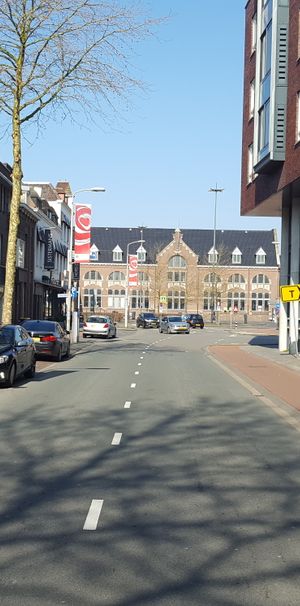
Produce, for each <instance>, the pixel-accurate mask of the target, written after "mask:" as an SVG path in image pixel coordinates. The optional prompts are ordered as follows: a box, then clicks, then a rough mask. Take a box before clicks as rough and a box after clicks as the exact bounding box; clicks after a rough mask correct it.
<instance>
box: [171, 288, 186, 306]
mask: <svg viewBox="0 0 300 606" xmlns="http://www.w3.org/2000/svg"><path fill="white" fill-rule="evenodd" d="M184 307H185V292H184V290H169V291H168V309H173V310H176V309H178V310H183V309H184Z"/></svg>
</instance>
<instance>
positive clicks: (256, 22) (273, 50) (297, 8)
mask: <svg viewBox="0 0 300 606" xmlns="http://www.w3.org/2000/svg"><path fill="white" fill-rule="evenodd" d="M243 109H244V113H243V144H242V179H241V214H242V215H248V216H272V217H282V234H281V262H280V265H281V278H280V280H281V284H299V283H300V1H299V0H249V1H248V2H247V4H246V28H245V58H244V105H243ZM275 245H276V244H275ZM277 246H278V244H277ZM279 325H280V328H279V347H280V351H287V350H289V351H290V352H291V353H298V348H299V347H298V341H299V303H298V301H296V302H292V303H283V302H281V303H280V322H279Z"/></svg>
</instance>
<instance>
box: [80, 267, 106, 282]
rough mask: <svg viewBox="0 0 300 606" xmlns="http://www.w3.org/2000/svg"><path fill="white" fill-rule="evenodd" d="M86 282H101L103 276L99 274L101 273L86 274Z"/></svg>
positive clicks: (91, 272) (90, 272)
mask: <svg viewBox="0 0 300 606" xmlns="http://www.w3.org/2000/svg"><path fill="white" fill-rule="evenodd" d="M83 279H84V280H97V281H101V280H102V277H101V274H100V273H99V271H93V270H92V271H88V272H87V273H86V274H84V278H83Z"/></svg>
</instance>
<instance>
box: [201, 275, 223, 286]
mask: <svg viewBox="0 0 300 606" xmlns="http://www.w3.org/2000/svg"><path fill="white" fill-rule="evenodd" d="M204 282H205V283H207V284H209V286H212V285H213V284H216V283H218V282H221V278H220V276H218V274H215V273H211V274H206V276H205V277H204Z"/></svg>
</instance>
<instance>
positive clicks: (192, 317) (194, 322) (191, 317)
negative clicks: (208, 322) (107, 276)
mask: <svg viewBox="0 0 300 606" xmlns="http://www.w3.org/2000/svg"><path fill="white" fill-rule="evenodd" d="M183 318H184V319H185V320H186V321H187V322H188V323H189V325H190V326H191V328H204V320H203V317H202V316H201V314H187V315H185V316H183Z"/></svg>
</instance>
